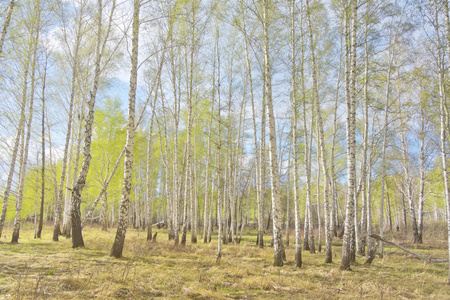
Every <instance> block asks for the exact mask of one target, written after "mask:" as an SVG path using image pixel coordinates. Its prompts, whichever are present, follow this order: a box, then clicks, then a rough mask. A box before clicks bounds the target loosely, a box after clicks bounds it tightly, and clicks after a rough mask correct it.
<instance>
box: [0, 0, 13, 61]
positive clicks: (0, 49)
mask: <svg viewBox="0 0 450 300" xmlns="http://www.w3.org/2000/svg"><path fill="white" fill-rule="evenodd" d="M14 5H15V1H14V0H11V1H10V2H9V6H8V13H7V15H6V19H5V23H3V29H2V33H1V36H0V56H1V55H2V53H3V44H4V43H5V38H6V32H7V31H8V27H9V23H11V16H12V12H13V10H14Z"/></svg>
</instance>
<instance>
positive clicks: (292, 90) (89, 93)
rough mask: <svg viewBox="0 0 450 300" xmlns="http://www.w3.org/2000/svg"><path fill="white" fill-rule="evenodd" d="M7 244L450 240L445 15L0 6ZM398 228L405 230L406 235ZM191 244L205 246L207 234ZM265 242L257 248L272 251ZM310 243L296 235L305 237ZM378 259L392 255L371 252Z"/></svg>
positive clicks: (347, 257) (194, 6) (449, 33)
mask: <svg viewBox="0 0 450 300" xmlns="http://www.w3.org/2000/svg"><path fill="white" fill-rule="evenodd" d="M0 3H1V6H0V8H1V9H0V21H1V26H2V31H1V36H0V66H1V67H0V70H1V71H0V120H1V121H0V141H1V143H0V167H1V176H0V191H1V197H2V199H1V203H2V204H1V205H2V206H1V208H2V210H1V216H0V235H2V234H3V235H5V234H6V231H8V230H9V229H6V228H5V225H9V226H8V228H9V227H11V228H12V235H11V236H12V239H11V241H12V242H18V240H19V233H20V226H21V223H22V222H23V221H24V220H25V219H28V220H32V221H33V222H34V224H35V225H34V226H35V232H36V237H37V238H39V237H40V235H41V232H42V224H43V222H44V221H45V220H51V221H52V222H53V224H54V227H53V240H54V241H58V239H59V237H60V236H61V235H64V236H65V237H67V238H72V244H73V247H81V246H84V241H83V227H84V226H85V224H86V223H88V222H91V223H99V224H102V226H103V229H104V230H110V229H111V228H117V233H116V238H115V241H114V243H113V246H112V250H111V255H112V256H115V257H120V256H121V255H122V250H123V246H124V243H125V237H126V230H127V227H129V226H133V227H135V228H140V229H146V230H147V240H151V239H152V226H151V225H152V224H156V223H157V224H159V225H163V226H166V227H167V229H168V232H169V239H171V240H173V242H174V243H175V244H182V245H185V244H186V243H188V242H187V233H188V232H189V233H190V237H191V240H190V242H191V243H197V242H199V241H200V240H203V242H205V243H209V242H211V237H212V235H213V234H218V253H217V260H220V258H221V254H222V247H223V244H227V243H239V241H240V238H241V235H242V230H243V227H244V226H253V227H254V228H255V229H257V232H258V233H257V236H256V237H255V240H256V243H257V245H258V246H259V247H264V246H265V245H268V244H271V245H273V247H274V265H276V266H282V265H283V261H285V260H286V257H285V251H284V247H286V246H289V241H290V238H291V237H290V235H292V234H293V238H294V239H295V249H296V251H295V253H296V254H295V261H296V265H297V266H298V267H301V265H302V258H301V249H303V250H304V251H311V252H312V253H314V252H316V251H317V250H318V251H319V252H320V251H321V250H322V246H324V247H325V253H326V258H325V260H326V262H328V263H329V262H332V259H333V255H332V243H331V242H332V239H333V237H337V236H339V237H343V250H342V262H341V268H342V269H349V268H350V263H351V262H352V261H354V259H355V255H356V253H358V254H361V255H365V254H366V253H367V251H368V249H371V247H372V246H373V243H372V242H371V239H370V238H368V235H370V234H371V233H373V232H378V233H379V235H380V236H383V233H384V232H386V231H391V232H392V231H395V230H401V231H406V232H408V233H409V234H411V237H412V239H413V241H414V242H415V243H422V241H423V240H424V238H430V237H429V236H427V235H426V232H427V224H428V225H429V224H432V223H438V222H446V224H448V234H449V235H450V222H449V218H448V217H447V216H448V215H449V214H450V205H449V203H450V186H449V185H450V183H449V175H448V166H447V163H448V158H447V152H448V150H449V145H448V142H449V141H448V139H449V138H448V136H449V134H450V132H449V130H450V124H449V104H448V101H447V95H448V94H449V92H450V91H449V90H448V81H449V73H448V64H449V60H450V40H449V39H450V21H449V12H448V1H447V0H427V1H408V0H381V1H375V0H331V1H320V0H283V1H275V0H259V1H246V0H233V1H215V0H211V1H200V0H192V1H186V0H173V1H172V0H170V1H144V0H134V1H116V0H97V1H94V0H66V1H64V0H49V1H47V0H46V1H44V0H20V1H15V0H11V1H9V0H8V1H7V0H0ZM397 228H398V229H397ZM199 236H200V237H201V238H198V237H199ZM265 239H266V240H265ZM301 239H303V240H301ZM449 250H450V240H449ZM379 255H380V256H382V255H383V245H382V243H381V242H380V245H379Z"/></svg>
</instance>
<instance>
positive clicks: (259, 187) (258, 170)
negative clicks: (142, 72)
mask: <svg viewBox="0 0 450 300" xmlns="http://www.w3.org/2000/svg"><path fill="white" fill-rule="evenodd" d="M241 6H242V3H241ZM241 9H242V13H243V17H242V19H243V31H244V32H243V33H244V40H245V61H246V66H247V76H248V81H249V88H250V99H251V106H252V123H253V143H254V148H255V150H254V151H255V164H256V202H257V206H258V235H257V238H256V241H257V245H258V246H259V247H261V248H262V247H264V229H263V221H262V202H263V199H262V198H261V195H262V193H261V190H262V181H261V178H262V177H261V164H262V161H261V156H260V154H261V153H260V150H259V147H258V141H257V127H256V113H255V100H254V99H255V98H254V90H253V78H252V69H251V65H250V57H249V49H248V48H249V45H248V44H249V43H248V35H247V32H246V27H245V24H246V22H245V14H244V12H245V11H244V8H243V7H242V8H241ZM261 139H263V136H262V135H261Z"/></svg>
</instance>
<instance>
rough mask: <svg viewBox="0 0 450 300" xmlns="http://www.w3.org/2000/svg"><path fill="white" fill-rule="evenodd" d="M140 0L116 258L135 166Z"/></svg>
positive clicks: (136, 13)
mask: <svg viewBox="0 0 450 300" xmlns="http://www.w3.org/2000/svg"><path fill="white" fill-rule="evenodd" d="M140 2H141V1H140V0H134V5H133V7H134V9H133V37H132V50H131V73H130V91H129V93H128V123H127V143H126V146H125V148H126V149H125V162H124V175H123V190H122V198H121V200H120V211H119V221H118V225H117V232H116V237H115V239H114V244H113V246H112V249H111V253H110V256H114V257H116V258H120V257H122V251H123V245H124V243H125V234H126V232H127V225H128V208H129V206H130V193H131V180H132V174H133V173H132V167H133V147H134V132H135V127H134V124H135V106H136V87H137V75H138V74H137V71H138V70H137V67H138V41H139V25H140V21H139V9H140V5H141V4H140Z"/></svg>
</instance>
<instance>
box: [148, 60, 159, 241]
mask: <svg viewBox="0 0 450 300" xmlns="http://www.w3.org/2000/svg"><path fill="white" fill-rule="evenodd" d="M162 61H164V56H163V57H162ZM159 81H160V77H159V76H158V82H159ZM158 86H159V83H158V84H157V85H156V91H155V98H154V101H153V107H152V117H151V119H150V128H149V131H148V140H147V165H146V167H147V171H146V174H145V196H146V198H147V199H146V205H147V241H151V240H152V237H153V233H152V220H153V192H152V191H151V189H152V182H151V171H152V165H151V161H152V147H153V144H152V142H153V121H154V119H155V112H156V99H157V98H158Z"/></svg>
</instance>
